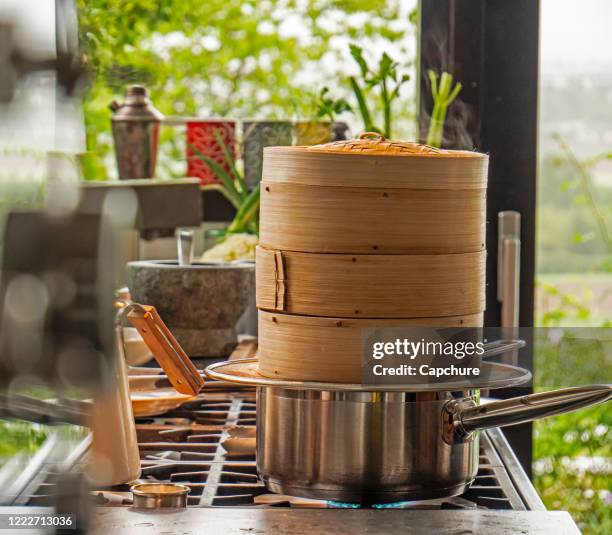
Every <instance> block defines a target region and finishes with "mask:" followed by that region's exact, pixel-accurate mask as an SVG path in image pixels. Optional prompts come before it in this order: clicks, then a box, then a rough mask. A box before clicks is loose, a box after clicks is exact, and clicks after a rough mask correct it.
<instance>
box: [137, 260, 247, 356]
mask: <svg viewBox="0 0 612 535" xmlns="http://www.w3.org/2000/svg"><path fill="white" fill-rule="evenodd" d="M127 275H128V287H129V289H130V292H131V295H132V299H133V300H134V301H136V302H137V303H141V304H143V305H152V306H154V307H155V308H156V309H157V311H158V312H159V315H160V316H161V318H162V319H163V320H164V322H165V323H166V325H167V326H168V328H169V329H170V330H171V331H172V334H174V336H175V337H176V339H177V341H178V342H179V344H181V346H182V347H183V349H184V350H185V352H186V353H187V354H188V355H189V356H190V357H223V356H227V355H229V354H230V353H231V351H232V350H233V349H234V347H235V346H236V344H237V337H236V322H237V321H238V320H239V319H240V316H241V315H242V313H243V312H244V311H245V309H246V307H247V305H248V303H249V298H250V296H251V295H253V293H254V292H255V264H254V263H253V262H241V263H235V264H214V263H210V264H203V263H194V264H192V265H191V266H179V265H178V264H177V262H176V261H171V260H148V261H138V262H129V263H128V265H127Z"/></svg>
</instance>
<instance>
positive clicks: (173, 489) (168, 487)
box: [130, 483, 191, 509]
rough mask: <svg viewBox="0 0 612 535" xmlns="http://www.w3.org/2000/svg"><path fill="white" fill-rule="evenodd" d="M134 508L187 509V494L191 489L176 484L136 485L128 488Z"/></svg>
mask: <svg viewBox="0 0 612 535" xmlns="http://www.w3.org/2000/svg"><path fill="white" fill-rule="evenodd" d="M130 490H131V491H132V495H133V496H134V507H138V508H140V509H161V508H163V507H174V508H180V507H187V494H189V493H190V492H191V489H190V488H189V487H187V486H186V485H178V484H176V483H138V484H137V485H132V487H131V488H130Z"/></svg>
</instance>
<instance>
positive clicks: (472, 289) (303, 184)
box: [257, 134, 488, 383]
mask: <svg viewBox="0 0 612 535" xmlns="http://www.w3.org/2000/svg"><path fill="white" fill-rule="evenodd" d="M487 166H488V157H487V156H486V155H484V154H479V153H475V152H467V151H448V150H439V149H434V148H431V147H428V146H424V145H419V144H416V143H408V142H402V141H389V140H386V139H384V138H382V137H381V136H378V135H371V134H366V135H364V136H362V138H361V139H358V140H349V141H340V142H335V143H329V144H325V145H316V146H312V147H268V148H266V149H265V150H264V165H263V178H262V187H261V217H260V246H259V248H258V251H257V306H258V308H259V373H260V374H261V375H264V376H266V377H270V378H275V379H291V380H300V381H325V382H339V383H360V382H361V374H362V370H361V353H362V338H361V331H362V328H364V327H377V326H380V327H393V326H400V325H401V326H405V325H415V326H427V327H437V326H440V327H459V326H470V327H478V326H481V325H482V313H483V310H484V306H485V295H484V292H485V255H486V251H485V239H484V237H485V215H486V211H485V200H486V186H487Z"/></svg>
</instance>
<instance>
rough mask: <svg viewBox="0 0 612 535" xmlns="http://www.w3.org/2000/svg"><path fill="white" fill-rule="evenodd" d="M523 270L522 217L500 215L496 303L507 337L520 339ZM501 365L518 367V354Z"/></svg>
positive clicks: (508, 356)
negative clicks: (521, 275)
mask: <svg viewBox="0 0 612 535" xmlns="http://www.w3.org/2000/svg"><path fill="white" fill-rule="evenodd" d="M520 267H521V214H520V213H519V212H516V211H513V210H507V211H504V212H499V214H498V239H497V300H498V301H499V302H500V303H501V327H502V329H504V333H505V334H504V336H512V337H516V336H518V327H519V301H520V288H519V280H520ZM502 362H505V363H506V364H513V365H516V364H517V362H518V353H517V352H516V351H509V352H508V353H506V354H505V355H504V356H503V357H502Z"/></svg>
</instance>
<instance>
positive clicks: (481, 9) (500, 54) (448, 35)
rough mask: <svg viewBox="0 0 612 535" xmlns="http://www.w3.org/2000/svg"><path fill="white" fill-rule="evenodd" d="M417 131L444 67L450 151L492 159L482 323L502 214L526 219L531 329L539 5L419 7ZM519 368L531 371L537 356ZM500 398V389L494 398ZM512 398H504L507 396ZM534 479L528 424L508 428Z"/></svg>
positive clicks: (494, 319)
mask: <svg viewBox="0 0 612 535" xmlns="http://www.w3.org/2000/svg"><path fill="white" fill-rule="evenodd" d="M420 15H421V19H420V35H419V46H420V50H421V57H420V62H421V69H420V76H421V77H420V84H419V89H420V94H421V98H420V109H419V130H420V133H421V137H422V138H423V137H424V132H426V129H427V125H428V123H429V117H428V112H429V111H430V110H431V98H430V97H429V94H430V92H429V82H428V79H427V76H426V75H425V72H426V69H428V68H432V69H434V70H436V71H438V72H439V71H441V70H447V71H448V72H450V73H451V74H453V76H454V77H455V78H456V79H457V80H458V81H460V82H461V83H462V84H463V90H462V91H461V94H460V95H459V98H460V102H459V103H454V104H453V105H451V109H450V110H449V119H448V123H447V125H448V128H447V129H445V146H447V147H449V148H465V149H472V148H475V149H477V150H479V151H481V152H486V153H488V154H489V155H490V167H489V186H488V192H487V250H488V251H489V254H488V257H487V310H486V313H485V326H499V325H500V306H499V303H498V302H497V214H498V212H500V211H502V210H516V211H518V212H520V214H521V218H522V223H521V224H522V227H521V268H520V269H521V278H520V313H519V324H520V326H522V327H531V326H533V321H534V275H535V208H536V158H537V119H538V114H537V96H538V56H539V0H513V1H512V2H508V1H507V0H424V1H421V2H420ZM523 358H524V359H525V360H523V359H522V364H526V365H529V366H531V364H532V363H533V355H524V356H523ZM495 394H496V395H497V394H499V393H498V392H496V393H495ZM509 394H510V393H502V395H503V396H504V397H505V395H509ZM506 435H507V436H508V438H509V440H510V442H511V444H512V446H513V448H514V450H515V453H516V454H517V456H518V458H519V459H520V461H521V463H522V464H523V467H524V468H525V470H526V471H527V472H528V474H531V453H532V447H531V445H532V444H531V426H530V425H522V426H516V427H512V428H508V429H507V430H506Z"/></svg>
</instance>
